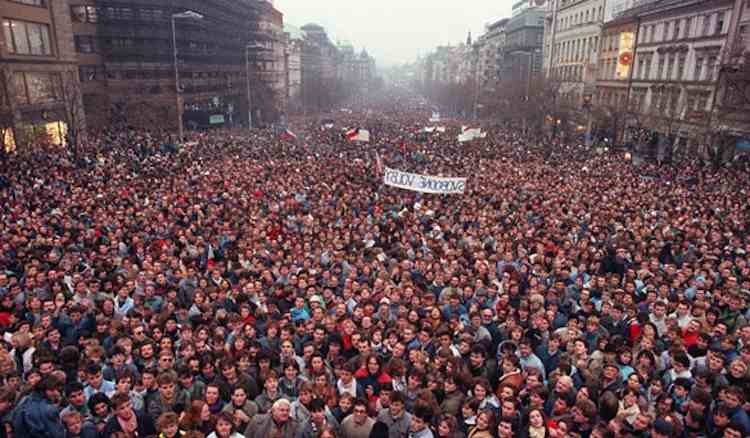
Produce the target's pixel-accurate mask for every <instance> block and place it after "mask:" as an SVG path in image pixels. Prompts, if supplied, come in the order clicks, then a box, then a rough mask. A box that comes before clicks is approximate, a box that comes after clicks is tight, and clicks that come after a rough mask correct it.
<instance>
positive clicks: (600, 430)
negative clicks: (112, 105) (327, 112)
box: [0, 103, 750, 438]
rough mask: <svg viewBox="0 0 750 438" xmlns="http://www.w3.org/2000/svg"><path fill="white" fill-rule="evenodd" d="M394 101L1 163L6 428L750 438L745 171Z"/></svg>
mask: <svg viewBox="0 0 750 438" xmlns="http://www.w3.org/2000/svg"><path fill="white" fill-rule="evenodd" d="M390 106H391V108H390V109H389V110H388V111H385V108H379V109H377V110H373V111H368V113H366V114H365V113H362V112H354V113H352V114H346V115H344V114H339V115H337V116H336V117H335V118H336V126H335V127H334V129H325V127H321V126H320V123H319V121H316V120H314V119H312V118H309V119H305V120H300V121H298V122H297V125H296V131H297V133H298V134H299V138H298V139H297V140H294V139H289V138H287V139H286V140H282V139H280V138H279V136H278V135H276V134H275V133H273V132H271V131H254V132H252V133H249V134H248V133H247V132H245V133H240V132H232V131H217V132H211V133H207V134H195V135H193V138H192V141H191V142H188V143H186V144H185V145H184V146H182V147H181V148H179V149H175V148H171V147H163V146H162V143H164V141H163V140H162V139H161V138H160V137H158V136H154V137H151V136H149V135H146V134H139V133H136V132H127V131H123V132H119V133H109V134H102V135H99V136H95V137H94V136H92V138H90V139H89V140H88V141H87V142H86V143H85V144H84V145H83V146H82V147H81V148H79V149H78V150H77V151H76V155H73V154H72V152H71V151H70V150H59V151H46V152H44V153H25V154H19V155H17V156H10V157H8V158H6V159H5V161H3V162H2V163H0V174H2V175H3V180H2V182H3V184H0V219H1V220H0V329H2V335H3V336H2V345H0V376H1V378H2V381H3V383H4V385H3V387H2V388H1V389H0V416H1V417H0V418H2V422H3V426H4V427H2V428H0V437H6V436H15V437H18V438H23V437H50V438H62V437H71V438H73V437H82V438H98V437H105V438H109V437H118V438H119V437H128V438H132V437H151V436H158V437H165V438H173V437H180V436H181V437H209V438H214V437H221V438H241V437H243V436H244V437H248V438H268V437H270V438H313V437H315V438H317V437H322V438H339V437H340V438H368V437H384V438H385V437H388V438H406V437H410V438H431V437H444V438H462V437H468V438H494V437H498V438H510V437H524V438H548V437H549V438H566V437H571V438H573V437H575V438H589V437H592V438H620V437H639V438H640V437H644V438H645V437H653V438H688V437H708V438H714V437H723V438H740V437H745V436H750V417H749V416H748V413H749V412H750V379H749V376H750V374H749V373H750V371H749V370H748V367H749V364H750V322H749V320H748V318H750V312H749V311H748V306H747V300H748V294H750V264H749V262H750V238H748V233H749V232H750V202H748V194H747V190H748V187H750V185H748V182H750V181H749V179H748V173H747V170H746V169H738V168H736V167H732V166H727V167H724V168H722V169H719V170H716V169H713V168H710V167H703V166H701V165H700V164H699V163H682V164H681V165H680V166H673V167H665V166H663V167H657V166H654V165H651V164H642V165H641V166H634V165H633V164H632V163H631V162H630V161H628V160H626V159H624V157H623V155H622V154H621V153H615V152H607V153H604V154H595V153H593V151H592V150H591V149H589V148H586V147H583V146H580V145H577V144H575V143H567V144H566V143H565V142H554V144H553V143H552V142H545V141H543V140H536V139H529V138H525V137H521V136H520V135H518V134H517V133H515V132H513V131H509V130H504V129H499V128H494V129H493V128H490V129H487V132H488V135H487V136H486V137H485V138H478V139H475V140H473V141H471V142H468V143H460V144H459V143H458V142H457V141H456V135H457V133H458V130H459V129H460V125H461V121H446V122H443V123H445V124H446V125H447V129H446V132H444V133H441V132H438V131H435V132H433V133H430V134H429V135H427V136H426V138H425V135H424V134H423V135H422V136H421V137H422V138H421V140H423V141H422V142H419V143H417V142H416V141H415V140H414V134H415V132H416V131H418V130H420V129H421V128H423V127H424V126H426V125H428V122H427V119H428V118H429V117H430V114H428V113H420V112H417V111H414V110H411V109H407V108H409V107H410V105H409V104H407V103H403V104H399V105H396V106H395V107H396V108H402V109H401V110H393V106H394V105H393V104H392V103H391V105H390ZM348 126H363V127H367V128H369V130H370V132H371V134H372V143H371V144H361V143H351V142H348V141H347V140H346V138H345V137H344V136H342V135H341V133H342V131H341V129H342V128H343V127H348ZM376 157H377V158H376ZM381 159H382V163H383V164H384V165H385V166H388V167H391V168H394V169H399V170H403V171H409V172H415V173H419V174H426V175H442V176H455V177H467V178H468V182H467V189H466V192H465V193H464V194H463V195H451V196H447V195H434V194H422V193H417V192H412V191H407V190H401V189H396V188H393V187H388V186H386V185H384V184H383V177H382V173H381V172H382V166H381V165H380V164H381V163H380V161H379V160H381Z"/></svg>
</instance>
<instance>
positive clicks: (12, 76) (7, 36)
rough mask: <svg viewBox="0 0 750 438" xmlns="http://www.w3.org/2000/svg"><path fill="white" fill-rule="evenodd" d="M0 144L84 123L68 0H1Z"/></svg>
mask: <svg viewBox="0 0 750 438" xmlns="http://www.w3.org/2000/svg"><path fill="white" fill-rule="evenodd" d="M0 20H2V23H0V25H2V27H3V32H2V33H0V140H2V143H1V145H0V147H5V148H8V149H10V148H13V147H16V146H21V145H22V144H24V143H27V142H32V141H39V137H44V139H45V140H47V141H49V142H52V143H54V144H63V143H64V141H65V137H66V133H68V131H69V125H74V126H72V127H71V128H72V129H78V130H83V128H84V127H85V123H84V118H83V114H81V111H80V107H81V103H80V86H79V82H78V67H77V65H76V54H75V51H74V48H73V36H72V27H71V20H70V7H69V5H68V1H67V0H56V1H49V0H24V1H7V0H0Z"/></svg>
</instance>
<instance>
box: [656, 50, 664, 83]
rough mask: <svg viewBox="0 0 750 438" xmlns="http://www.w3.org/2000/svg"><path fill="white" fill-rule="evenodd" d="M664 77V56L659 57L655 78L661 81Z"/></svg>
mask: <svg viewBox="0 0 750 438" xmlns="http://www.w3.org/2000/svg"><path fill="white" fill-rule="evenodd" d="M663 77H664V55H659V67H658V70H657V71H656V78H657V79H662V78H663Z"/></svg>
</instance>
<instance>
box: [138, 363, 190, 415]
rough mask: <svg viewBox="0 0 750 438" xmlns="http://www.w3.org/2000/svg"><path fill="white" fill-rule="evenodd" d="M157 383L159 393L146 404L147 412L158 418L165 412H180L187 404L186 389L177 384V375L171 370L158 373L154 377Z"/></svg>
mask: <svg viewBox="0 0 750 438" xmlns="http://www.w3.org/2000/svg"><path fill="white" fill-rule="evenodd" d="M156 383H157V384H158V385H159V395H158V396H156V397H155V398H154V399H153V400H152V401H151V403H149V405H148V411H147V412H148V413H149V415H151V418H159V416H160V415H161V414H163V413H165V412H174V413H176V414H180V413H181V412H183V411H184V410H185V408H186V407H187V404H188V397H187V391H185V390H183V389H180V388H179V386H177V376H176V375H175V373H174V372H172V371H166V372H163V373H162V374H159V377H158V378H157V379H156Z"/></svg>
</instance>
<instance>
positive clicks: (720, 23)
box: [714, 12, 724, 35]
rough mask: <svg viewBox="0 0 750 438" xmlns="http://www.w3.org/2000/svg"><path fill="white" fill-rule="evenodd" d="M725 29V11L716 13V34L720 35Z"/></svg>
mask: <svg viewBox="0 0 750 438" xmlns="http://www.w3.org/2000/svg"><path fill="white" fill-rule="evenodd" d="M723 31H724V12H719V13H718V14H716V26H714V35H719V34H720V33H722V32H723Z"/></svg>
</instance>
